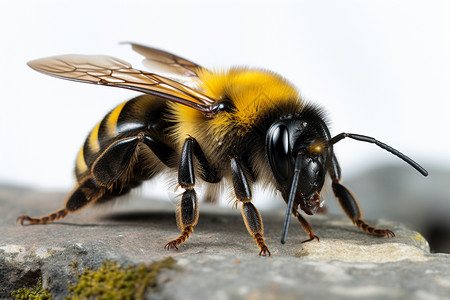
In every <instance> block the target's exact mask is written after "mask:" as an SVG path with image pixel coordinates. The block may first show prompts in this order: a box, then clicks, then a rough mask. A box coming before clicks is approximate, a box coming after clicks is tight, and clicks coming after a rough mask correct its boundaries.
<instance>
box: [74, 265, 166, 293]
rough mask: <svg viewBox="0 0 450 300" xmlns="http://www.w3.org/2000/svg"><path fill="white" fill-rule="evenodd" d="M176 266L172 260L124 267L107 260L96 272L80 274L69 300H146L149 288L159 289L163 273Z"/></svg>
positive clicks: (89, 271) (86, 271)
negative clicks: (164, 270) (145, 296)
mask: <svg viewBox="0 0 450 300" xmlns="http://www.w3.org/2000/svg"><path fill="white" fill-rule="evenodd" d="M174 263H175V260H174V259H173V258H171V257H168V258H166V259H164V260H162V261H157V262H154V263H152V264H150V265H144V264H140V265H138V266H133V265H129V266H126V267H123V268H121V267H120V265H119V264H118V263H116V262H111V261H105V262H103V264H102V266H101V267H100V268H99V269H98V270H96V271H93V270H89V269H86V270H85V271H84V272H83V273H82V274H78V283H77V284H75V285H73V286H70V287H69V292H71V293H72V295H70V296H67V297H66V299H67V300H77V299H144V295H145V292H146V291H147V289H148V288H150V289H152V288H155V287H156V285H157V277H158V274H159V273H160V272H161V270H162V269H163V268H169V269H172V268H173V265H174Z"/></svg>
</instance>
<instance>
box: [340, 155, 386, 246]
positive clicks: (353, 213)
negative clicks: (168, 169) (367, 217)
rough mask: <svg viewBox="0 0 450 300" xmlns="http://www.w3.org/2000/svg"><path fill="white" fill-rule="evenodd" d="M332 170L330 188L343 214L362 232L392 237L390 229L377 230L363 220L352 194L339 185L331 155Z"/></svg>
mask: <svg viewBox="0 0 450 300" xmlns="http://www.w3.org/2000/svg"><path fill="white" fill-rule="evenodd" d="M332 164H333V168H332V171H331V179H332V187H333V192H334V195H335V196H336V198H337V199H338V200H339V204H340V205H341V207H342V209H343V210H344V212H345V213H346V214H347V216H348V217H349V218H350V219H351V220H352V222H353V224H355V225H356V226H358V228H360V229H362V230H364V231H365V232H368V233H370V234H373V235H377V236H382V237H393V236H395V234H394V232H392V230H390V229H379V228H376V227H374V226H371V225H369V224H368V223H366V222H365V221H364V220H363V213H362V211H361V208H360V207H359V204H358V201H357V200H356V198H355V197H354V196H353V194H352V193H351V192H350V191H349V190H348V189H347V188H346V187H345V186H343V185H342V184H340V182H339V181H340V179H341V178H340V176H341V174H340V168H339V164H338V163H337V160H336V157H335V156H334V155H333V163H332Z"/></svg>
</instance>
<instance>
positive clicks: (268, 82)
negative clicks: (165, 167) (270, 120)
mask: <svg viewBox="0 0 450 300" xmlns="http://www.w3.org/2000/svg"><path fill="white" fill-rule="evenodd" d="M198 76H199V78H200V82H201V83H200V90H201V91H202V92H203V93H204V94H206V95H207V96H209V97H211V98H213V99H215V100H217V101H218V102H220V101H229V102H231V103H232V104H233V105H234V107H235V110H234V111H233V112H231V113H228V112H221V113H219V114H217V115H216V116H215V117H214V118H213V119H207V118H206V117H205V115H204V114H203V113H202V112H199V111H197V110H195V109H192V108H189V107H187V106H184V105H181V104H172V108H173V111H174V114H175V121H176V122H177V123H178V126H177V129H176V132H175V133H174V134H175V135H178V137H181V138H182V137H183V135H184V136H188V135H191V136H194V137H198V135H199V134H203V135H204V134H207V135H209V136H210V137H212V138H213V139H214V140H216V141H217V142H218V143H219V144H220V142H221V141H222V140H223V139H224V137H225V135H227V134H235V135H239V136H244V135H245V134H246V133H248V132H249V131H250V130H251V129H252V128H253V127H254V125H255V124H256V122H257V121H258V118H260V117H261V116H263V115H264V114H265V113H267V112H269V111H270V110H273V109H276V108H277V107H280V104H281V105H283V103H286V104H290V105H292V103H294V105H298V106H299V107H300V106H301V105H302V102H301V100H300V96H299V93H298V91H297V90H296V89H295V87H293V86H292V85H291V84H290V83H289V82H287V81H286V80H285V79H284V78H282V77H281V76H279V75H277V74H275V73H272V72H268V71H263V70H258V69H248V68H232V69H229V70H215V71H208V70H205V69H201V70H200V71H199V72H198ZM205 131H206V132H205ZM181 140H183V138H182V139H181Z"/></svg>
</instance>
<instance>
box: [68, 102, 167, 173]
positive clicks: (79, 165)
mask: <svg viewBox="0 0 450 300" xmlns="http://www.w3.org/2000/svg"><path fill="white" fill-rule="evenodd" d="M168 114H169V113H168V111H167V101H165V100H163V99H160V98H157V97H154V96H149V95H143V96H139V97H136V98H133V99H131V100H129V101H126V102H124V103H122V104H120V105H119V106H117V107H116V108H114V109H113V110H112V111H111V112H109V113H108V114H107V115H106V116H105V117H104V118H103V120H102V121H100V122H99V123H98V124H97V126H95V128H94V129H93V130H92V131H91V132H90V133H89V135H88V137H87V138H86V141H85V143H84V145H83V147H82V148H81V150H80V152H79V154H78V157H77V161H76V167H75V175H76V178H77V180H78V181H80V180H81V179H82V178H84V177H85V176H88V175H91V168H92V166H93V164H94V162H95V161H96V160H97V158H99V157H100V156H101V155H102V154H104V153H105V151H106V150H108V148H109V147H110V146H111V145H113V144H114V143H116V142H117V141H119V140H121V139H124V138H128V137H133V136H136V135H138V134H139V133H142V132H143V133H145V134H147V135H148V136H151V137H154V138H155V139H158V140H159V141H161V142H163V143H164V144H166V145H167V146H169V147H170V148H172V149H174V146H173V142H172V141H171V140H170V139H169V138H168V135H167V130H168V128H169V127H170V123H169V122H168V121H166V118H165V117H166V116H167V115H168ZM141 148H142V149H141ZM136 153H137V155H138V156H139V157H137V159H135V160H134V162H133V163H134V164H136V165H137V166H132V170H130V171H132V172H133V173H132V174H127V175H126V176H127V177H136V178H134V179H135V180H134V179H133V178H131V180H134V181H136V180H138V181H142V180H145V179H148V178H142V179H141V178H140V177H145V176H147V177H151V176H152V175H153V174H154V173H156V172H159V171H160V170H161V169H162V168H163V167H164V164H163V163H162V162H161V161H159V160H158V159H157V158H156V157H155V155H154V154H153V153H152V152H151V151H150V150H149V149H148V148H147V147H140V148H139V149H137V151H136ZM128 179H130V178H127V180H128ZM124 180H125V178H124V179H123V180H121V181H124Z"/></svg>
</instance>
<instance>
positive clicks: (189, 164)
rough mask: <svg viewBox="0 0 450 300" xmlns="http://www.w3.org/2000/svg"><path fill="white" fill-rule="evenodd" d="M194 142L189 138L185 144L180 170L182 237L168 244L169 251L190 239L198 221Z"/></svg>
mask: <svg viewBox="0 0 450 300" xmlns="http://www.w3.org/2000/svg"><path fill="white" fill-rule="evenodd" d="M193 141H194V139H193V138H188V139H186V141H185V142H184V145H183V149H182V151H181V161H180V166H179V169H178V184H179V185H180V186H181V187H182V188H184V189H185V191H184V192H183V195H182V197H181V201H179V202H178V204H177V223H178V227H179V228H180V229H181V235H180V236H179V237H178V238H176V239H174V240H172V241H170V242H169V243H167V244H166V246H165V248H166V249H167V250H169V249H170V248H175V249H178V247H177V246H178V245H180V244H182V243H184V242H185V241H186V240H187V239H188V238H189V235H190V234H191V233H192V232H193V231H194V226H195V225H196V224H197V221H198V202H197V194H196V193H195V190H194V185H195V173H194V163H193V160H192V150H193V149H192V148H193V143H194V142H193Z"/></svg>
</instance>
